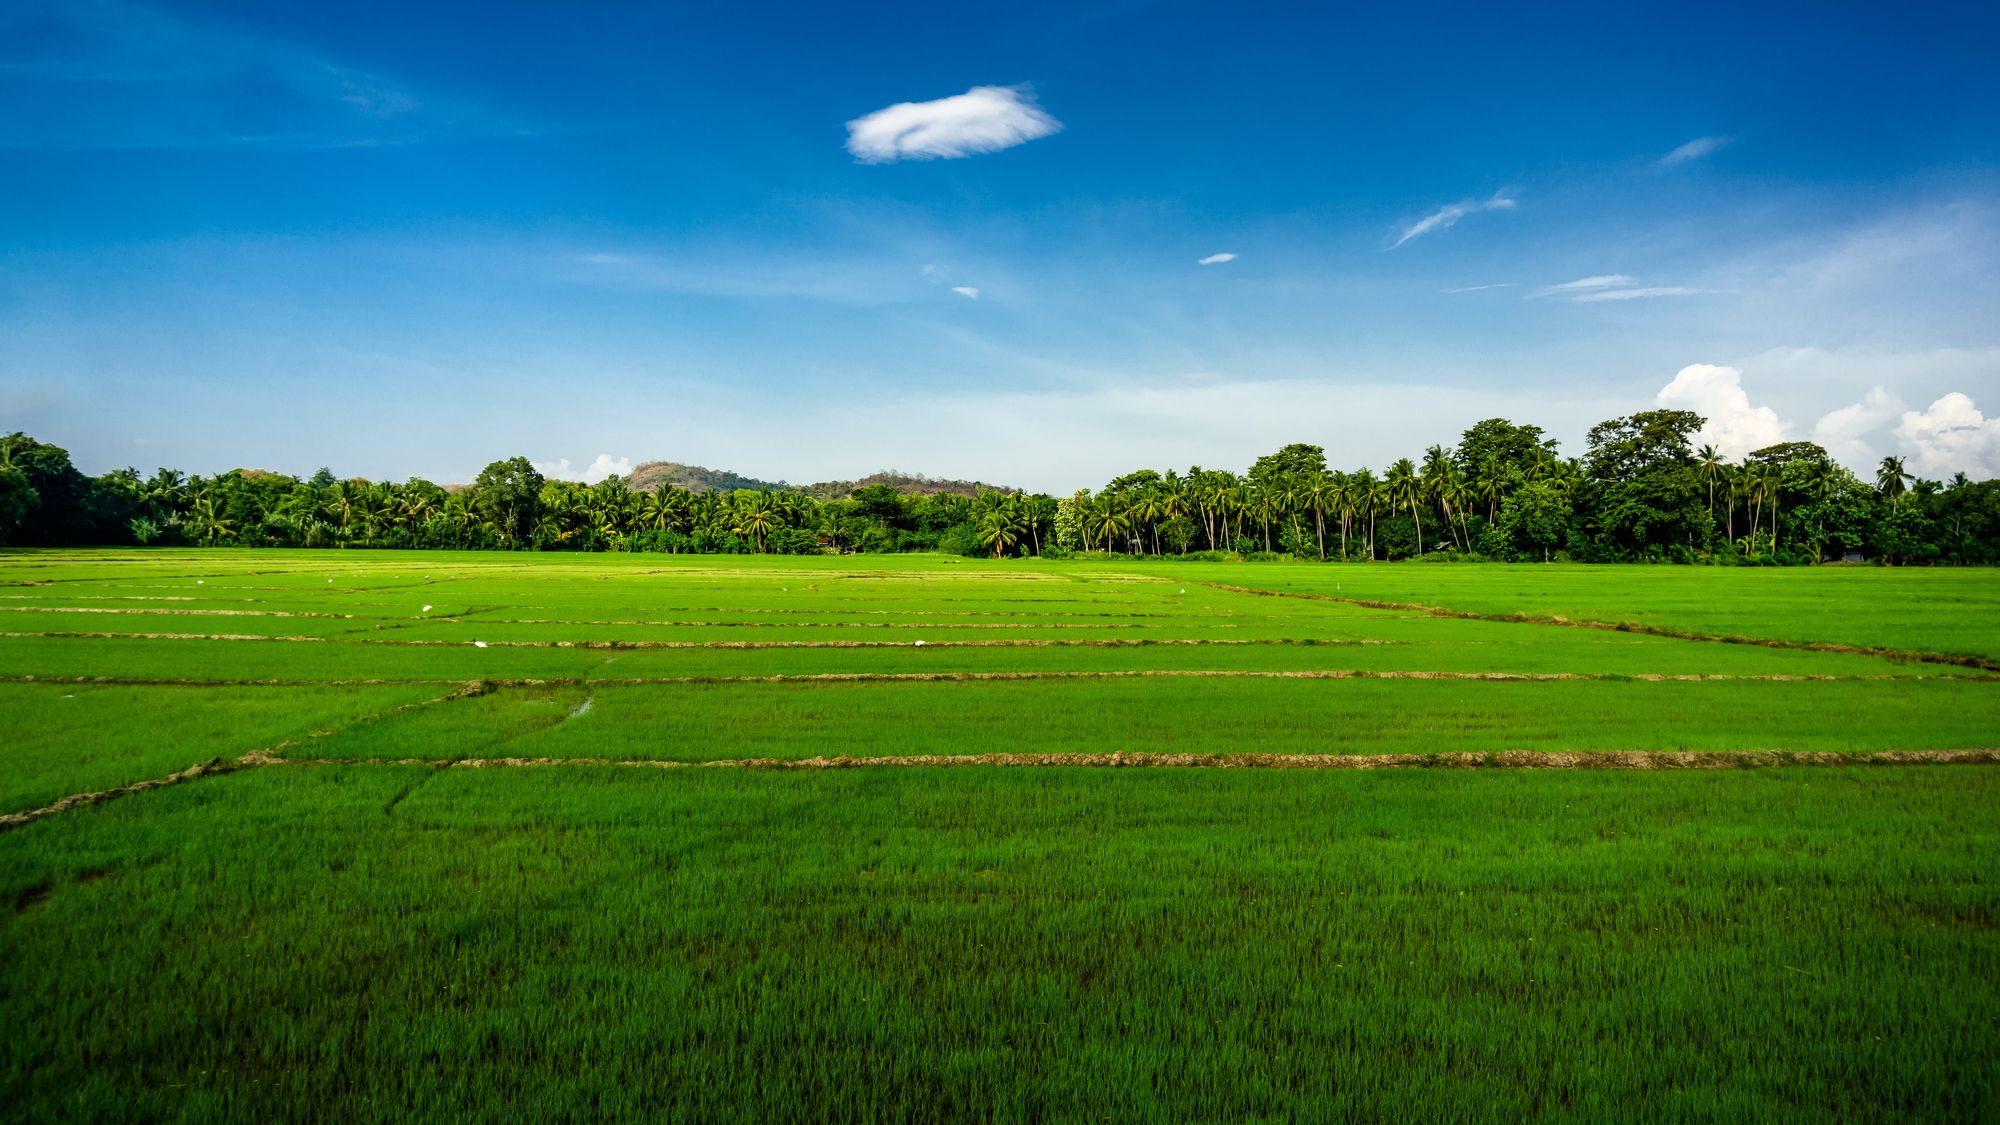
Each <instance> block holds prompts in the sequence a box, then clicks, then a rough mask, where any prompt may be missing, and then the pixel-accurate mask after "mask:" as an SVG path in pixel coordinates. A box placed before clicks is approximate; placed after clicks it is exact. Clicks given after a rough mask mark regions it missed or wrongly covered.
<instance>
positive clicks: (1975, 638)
mask: <svg viewBox="0 0 2000 1125" xmlns="http://www.w3.org/2000/svg"><path fill="white" fill-rule="evenodd" d="M1136 569H1140V570H1142V571H1148V572H1157V573H1159V574H1161V575H1163V576H1165V577H1167V578H1169V579H1171V578H1174V577H1177V576H1182V575H1186V576H1188V577H1195V576H1196V573H1197V572H1198V573H1199V576H1200V577H1201V578H1202V580H1204V581H1215V582H1225V583H1230V584H1236V585H1245V586H1253V587H1256V588H1259V589H1269V590H1287V591H1294V592H1303V593H1316V594H1322V595H1334V596H1338V597H1343V598H1356V599H1361V600H1366V601H1383V602H1402V603H1413V604H1422V605H1432V606H1439V607H1443V608H1447V609H1454V610H1460V611H1466V612H1473V613H1488V614H1500V615H1506V614H1529V615H1533V616H1541V617H1551V616H1562V617H1568V618H1570V619H1571V620H1576V621H1608V622H1618V621H1630V622H1635V623H1638V624H1644V625H1651V626H1656V627H1659V628H1664V629H1673V630H1685V631H1689V632H1697V633H1710V634H1718V635H1744V636H1753V637H1774V638H1781V639H1784V640H1792V641H1817V642H1824V643H1833V644H1850V645H1861V646H1865V647H1871V648H1893V649H1907V650H1915V651H1924V652H1945V653H1966V654H1973V655H1979V656H1985V657H1990V658H2000V630H1996V629H1994V627H1993V624H1992V623H1993V622H1994V621H1996V620H2000V582H1995V581H1994V577H1993V573H1992V571H1991V570H1989V569H1986V568H1982V567H1970V568H1949V567H1860V566H1823V567H1807V568H1793V567H1688V566H1580V565H1578V566H1563V565H1555V566H1451V565H1428V566H1383V565H1373V566H1370V565H1367V564H1356V565H1339V564H1334V565H1328V566H1317V565H1305V564H1299V565H1261V564H1260V565H1248V564H1241V565H1234V566H1229V565H1220V566H1201V567H1187V566H1159V565H1155V566H1152V567H1139V568H1136Z"/></svg>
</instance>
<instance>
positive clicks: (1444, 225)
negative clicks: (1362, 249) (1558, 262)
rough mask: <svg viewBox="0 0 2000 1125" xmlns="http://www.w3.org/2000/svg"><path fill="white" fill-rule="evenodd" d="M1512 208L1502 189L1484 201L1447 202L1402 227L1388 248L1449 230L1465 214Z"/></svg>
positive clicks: (1511, 203)
mask: <svg viewBox="0 0 2000 1125" xmlns="http://www.w3.org/2000/svg"><path fill="white" fill-rule="evenodd" d="M1513 209H1514V200H1513V198H1512V197H1510V196H1508V195H1507V193H1506V192H1504V191H1501V192H1495V193H1494V195H1493V198H1491V199H1489V200H1487V201H1486V202H1484V203H1476V202H1472V201H1469V200H1468V201H1465V202H1461V203H1447V204H1445V205H1444V206H1443V207H1440V208H1438V209H1437V210H1436V211H1433V212H1431V213H1430V214H1428V215H1426V216H1424V217H1423V218H1421V219H1418V220H1417V221H1416V222H1414V223H1411V224H1410V225H1409V226H1407V227H1405V228H1403V235H1402V237H1401V238H1398V239H1397V240H1396V245H1395V246H1391V247H1390V248H1389V249H1391V250H1394V249H1395V248H1396V246H1401V245H1402V244H1403V243H1405V242H1408V241H1409V240H1411V239H1413V238H1421V237H1423V236H1424V235H1427V234H1432V233H1434V232H1437V231H1443V230H1450V229H1451V228H1452V227H1455V226H1457V225H1458V221H1459V220H1460V219H1463V218H1465V217H1466V216H1467V215H1476V214H1478V213H1479V212H1481V211H1511V210H1513Z"/></svg>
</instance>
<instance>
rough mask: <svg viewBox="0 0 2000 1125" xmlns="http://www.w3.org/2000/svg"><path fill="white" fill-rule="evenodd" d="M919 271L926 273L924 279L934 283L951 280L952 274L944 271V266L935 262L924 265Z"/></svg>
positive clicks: (938, 283) (939, 283)
mask: <svg viewBox="0 0 2000 1125" xmlns="http://www.w3.org/2000/svg"><path fill="white" fill-rule="evenodd" d="M919 272H921V273H922V274H923V275H924V280H925V281H928V282H930V283H931V284H932V285H943V284H944V283H945V282H947V281H949V280H951V275H950V274H948V273H946V272H945V271H944V267H943V266H940V265H937V264H935V263H932V264H928V265H926V266H924V268H923V269H922V270H921V271H919Z"/></svg>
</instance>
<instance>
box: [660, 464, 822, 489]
mask: <svg viewBox="0 0 2000 1125" xmlns="http://www.w3.org/2000/svg"><path fill="white" fill-rule="evenodd" d="M663 484H671V485H674V486H675V487H678V488H685V489H687V490H688V491H689V492H735V491H736V490H737V489H739V488H748V489H754V490H757V491H763V490H765V489H785V488H790V487H791V485H789V484H786V483H785V482H784V481H781V480H758V479H757V478H756V477H745V476H738V475H737V474H735V473H732V472H730V471H729V470H727V469H705V468H703V467H701V466H700V465H683V464H681V463H680V462H679V461H647V462H645V463H643V464H640V465H637V466H634V467H633V469H632V471H631V473H629V474H628V475H627V476H626V477H625V487H626V488H629V489H631V490H632V491H633V492H657V491H659V488H660V486H661V485H663Z"/></svg>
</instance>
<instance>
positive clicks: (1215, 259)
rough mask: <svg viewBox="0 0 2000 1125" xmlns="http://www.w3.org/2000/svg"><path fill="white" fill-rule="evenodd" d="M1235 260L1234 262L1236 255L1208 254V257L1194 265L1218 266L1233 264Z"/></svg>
mask: <svg viewBox="0 0 2000 1125" xmlns="http://www.w3.org/2000/svg"><path fill="white" fill-rule="evenodd" d="M1235 260H1236V255H1234V254H1210V255H1209V256H1208V257H1206V258H1203V259H1202V260H1201V261H1199V262H1196V263H1195V265H1198V266H1219V265H1221V264H1222V263H1224V262H1233V261H1235Z"/></svg>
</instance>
